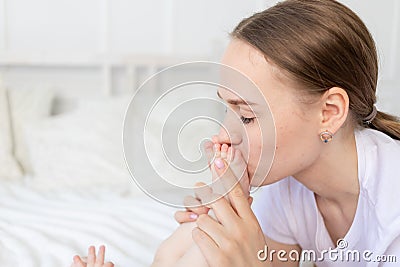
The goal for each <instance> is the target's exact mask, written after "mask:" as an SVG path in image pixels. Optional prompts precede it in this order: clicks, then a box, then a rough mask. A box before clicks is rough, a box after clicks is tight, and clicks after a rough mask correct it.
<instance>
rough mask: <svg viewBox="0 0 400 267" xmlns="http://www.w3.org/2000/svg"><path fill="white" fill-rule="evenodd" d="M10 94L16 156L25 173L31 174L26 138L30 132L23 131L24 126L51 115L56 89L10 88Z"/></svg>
mask: <svg viewBox="0 0 400 267" xmlns="http://www.w3.org/2000/svg"><path fill="white" fill-rule="evenodd" d="M8 94H9V101H10V110H11V119H12V126H13V127H12V128H13V135H14V143H15V157H16V159H17V160H18V162H19V163H20V165H21V167H22V169H23V171H24V173H27V174H31V173H32V169H31V163H30V159H29V156H28V153H27V147H26V143H25V140H27V139H29V138H30V133H29V132H25V131H23V128H24V125H25V124H26V123H33V122H35V121H37V120H39V119H42V118H44V117H48V116H49V115H50V112H51V108H52V103H53V99H54V91H53V90H51V89H50V88H29V89H28V88H27V89H13V90H9V91H8ZM25 135H26V136H25Z"/></svg>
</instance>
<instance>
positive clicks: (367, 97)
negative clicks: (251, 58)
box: [231, 0, 400, 140]
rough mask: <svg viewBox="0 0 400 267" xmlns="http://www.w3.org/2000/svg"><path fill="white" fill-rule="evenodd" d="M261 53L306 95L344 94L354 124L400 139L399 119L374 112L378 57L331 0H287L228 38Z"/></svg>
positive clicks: (362, 31)
mask: <svg viewBox="0 0 400 267" xmlns="http://www.w3.org/2000/svg"><path fill="white" fill-rule="evenodd" d="M231 35H232V36H233V37H234V38H238V39H240V40H243V41H245V42H247V43H249V44H250V45H252V46H254V47H255V48H257V49H258V50H260V51H261V52H262V53H263V54H264V55H265V58H266V59H267V60H270V61H272V62H273V63H275V65H277V66H278V67H279V68H281V69H283V70H285V71H286V73H288V74H289V75H290V77H291V78H292V79H294V80H295V81H296V82H297V83H298V84H299V85H300V86H301V87H302V88H305V89H307V91H308V92H310V93H311V94H315V93H316V94H319V93H323V92H325V91H326V90H328V89H329V88H332V87H335V86H337V87H340V88H343V89H344V90H346V92H347V94H348V95H349V99H350V106H349V109H350V114H351V116H352V117H353V118H354V120H355V121H356V123H357V124H358V125H362V126H364V127H369V128H372V129H376V130H379V131H381V132H383V133H385V134H387V135H389V136H391V137H392V138H395V139H398V140H400V121H399V118H397V117H395V116H392V115H389V114H386V113H383V112H380V111H378V112H377V114H376V116H375V118H374V119H372V121H370V123H366V122H365V121H366V120H365V118H367V117H369V115H370V114H371V113H372V112H373V108H374V104H375V102H376V95H375V94H376V85H377V79H378V58H377V53H376V47H375V43H374V40H373V38H372V36H371V34H370V33H369V31H368V29H367V27H366V26H365V25H364V23H363V22H362V21H361V19H360V18H359V17H358V16H357V15H356V14H355V13H354V12H353V11H351V10H350V9H349V8H347V7H346V6H344V5H342V4H340V3H339V2H337V1H334V0H287V1H283V2H281V3H278V4H277V5H275V6H273V7H271V8H269V9H267V10H264V11H262V12H259V13H256V14H254V15H252V16H251V17H249V18H246V19H244V20H243V21H241V22H240V23H239V25H238V26H236V28H235V29H234V31H233V32H232V34H231Z"/></svg>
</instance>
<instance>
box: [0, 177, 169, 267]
mask: <svg viewBox="0 0 400 267" xmlns="http://www.w3.org/2000/svg"><path fill="white" fill-rule="evenodd" d="M174 211H175V209H173V208H171V207H168V206H165V205H163V204H160V203H158V202H157V201H155V200H153V199H151V198H150V197H148V196H146V195H144V194H141V195H139V196H135V197H133V196H121V195H119V194H117V193H109V192H101V191H96V190H92V191H91V192H85V193H77V192H73V193H72V192H69V193H68V192H66V193H61V194H49V193H47V194H41V193H39V192H36V191H34V190H32V189H29V188H27V187H25V186H22V185H16V184H4V183H0V262H1V266H13V267H15V266H21V267H33V266H40V267H46V266H49V267H50V266H51V267H55V266H57V267H61V266H70V264H71V262H72V257H73V255H75V254H79V255H83V254H86V251H87V247H88V246H89V245H96V246H99V245H100V244H105V245H106V250H107V252H106V256H107V259H108V260H110V261H113V262H114V263H115V266H124V267H131V266H132V267H133V266H139V267H140V266H149V265H150V263H151V261H152V258H153V255H154V253H155V250H156V248H157V247H158V245H159V243H160V242H161V241H162V240H163V239H165V238H166V237H167V236H168V235H169V234H171V232H172V231H173V230H174V229H175V228H176V227H177V223H176V222H175V221H174V219H173V213H174Z"/></svg>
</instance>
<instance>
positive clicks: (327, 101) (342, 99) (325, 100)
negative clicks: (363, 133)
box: [320, 87, 350, 134]
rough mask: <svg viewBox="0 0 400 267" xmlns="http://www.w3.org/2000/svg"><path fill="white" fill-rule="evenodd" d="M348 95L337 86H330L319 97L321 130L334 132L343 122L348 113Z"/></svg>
mask: <svg viewBox="0 0 400 267" xmlns="http://www.w3.org/2000/svg"><path fill="white" fill-rule="evenodd" d="M349 103H350V100H349V96H348V95H347V92H346V91H345V90H343V89H342V88H339V87H332V88H331V89H329V90H327V91H326V92H325V93H324V94H323V95H322V97H321V129H320V130H321V132H322V131H325V130H328V131H330V132H332V133H333V134H335V133H336V132H337V131H338V130H339V129H340V127H342V125H343V124H344V123H345V121H346V119H347V115H348V113H349Z"/></svg>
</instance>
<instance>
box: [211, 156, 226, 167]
mask: <svg viewBox="0 0 400 267" xmlns="http://www.w3.org/2000/svg"><path fill="white" fill-rule="evenodd" d="M214 164H215V166H217V168H218V169H223V168H224V167H225V164H224V162H223V161H222V159H220V158H217V159H215V161H214Z"/></svg>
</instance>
